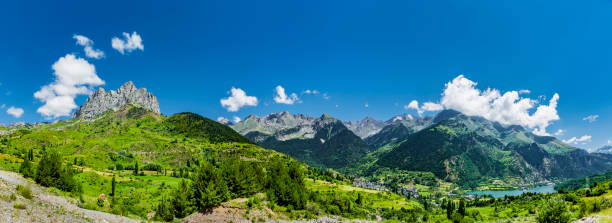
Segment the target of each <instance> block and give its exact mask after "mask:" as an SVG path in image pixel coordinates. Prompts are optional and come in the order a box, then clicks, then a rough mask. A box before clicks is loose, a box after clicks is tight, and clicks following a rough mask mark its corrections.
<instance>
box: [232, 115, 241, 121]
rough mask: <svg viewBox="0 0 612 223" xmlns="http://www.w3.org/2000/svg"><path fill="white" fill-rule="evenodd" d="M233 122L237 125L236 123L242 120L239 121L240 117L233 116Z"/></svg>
mask: <svg viewBox="0 0 612 223" xmlns="http://www.w3.org/2000/svg"><path fill="white" fill-rule="evenodd" d="M233 121H234V123H238V122H240V121H242V119H240V117H238V116H234V119H233Z"/></svg>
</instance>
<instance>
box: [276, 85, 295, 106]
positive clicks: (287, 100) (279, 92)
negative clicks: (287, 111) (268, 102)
mask: <svg viewBox="0 0 612 223" xmlns="http://www.w3.org/2000/svg"><path fill="white" fill-rule="evenodd" d="M298 100H299V98H298V96H297V94H295V93H291V94H290V95H287V94H286V93H285V89H284V88H283V87H282V86H280V85H278V86H276V95H275V96H274V102H276V103H278V104H287V105H292V104H293V103H294V102H296V101H298Z"/></svg>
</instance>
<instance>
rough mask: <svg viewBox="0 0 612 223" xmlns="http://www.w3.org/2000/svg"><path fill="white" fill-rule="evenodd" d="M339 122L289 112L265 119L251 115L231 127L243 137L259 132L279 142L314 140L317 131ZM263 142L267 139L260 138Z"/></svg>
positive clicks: (325, 117) (322, 117) (324, 116)
mask: <svg viewBox="0 0 612 223" xmlns="http://www.w3.org/2000/svg"><path fill="white" fill-rule="evenodd" d="M336 121H337V120H336V119H334V118H333V117H331V116H329V115H328V114H323V115H322V116H321V117H320V118H315V117H311V116H307V115H303V114H295V115H294V114H290V113H289V112H287V111H284V112H280V113H272V114H269V115H266V116H264V117H257V116H255V115H249V116H248V117H246V118H245V119H244V120H242V121H240V122H238V123H235V124H233V125H231V127H232V128H233V129H234V130H236V131H237V132H238V133H240V134H242V135H247V134H249V133H251V132H258V133H260V134H264V135H266V136H274V137H275V138H276V139H277V140H279V141H286V140H291V139H312V138H314V136H315V134H316V133H317V131H318V130H319V129H321V128H323V127H324V126H326V125H327V124H329V123H332V122H336ZM259 138H261V139H260V140H256V141H255V142H259V141H263V140H264V139H265V138H267V137H259Z"/></svg>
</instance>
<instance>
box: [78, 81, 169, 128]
mask: <svg viewBox="0 0 612 223" xmlns="http://www.w3.org/2000/svg"><path fill="white" fill-rule="evenodd" d="M129 103H133V104H136V105H138V106H142V107H143V108H145V109H148V110H150V111H152V112H155V113H160V110H159V103H158V102H157V98H156V97H155V96H154V95H153V94H152V93H150V92H147V89H146V88H140V89H138V88H136V86H134V83H132V81H128V82H127V83H125V84H123V85H122V86H121V88H119V90H116V91H114V90H111V91H108V92H107V91H105V90H104V89H103V88H98V90H97V91H96V92H95V93H93V94H92V95H90V96H89V98H88V99H87V101H85V104H83V105H81V107H80V108H79V110H78V111H76V112H75V113H74V118H79V119H91V118H93V117H95V116H97V115H100V114H102V113H104V112H106V111H108V110H109V109H112V110H114V111H116V110H118V109H120V108H121V107H123V106H125V105H127V104H129Z"/></svg>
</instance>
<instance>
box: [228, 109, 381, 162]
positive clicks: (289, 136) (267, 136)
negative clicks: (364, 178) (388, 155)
mask: <svg viewBox="0 0 612 223" xmlns="http://www.w3.org/2000/svg"><path fill="white" fill-rule="evenodd" d="M231 127H232V128H233V129H234V130H236V131H237V132H239V133H240V134H242V135H244V136H246V137H247V138H249V139H250V140H251V141H253V142H255V143H257V144H259V145H260V146H263V147H265V148H270V149H274V150H276V151H278V152H282V153H285V154H289V155H291V156H293V157H294V158H296V159H298V160H301V161H304V162H306V163H308V164H310V165H312V166H317V167H328V168H335V169H337V168H342V167H344V166H346V165H348V164H350V163H353V162H355V161H357V160H358V159H359V158H360V157H362V156H364V155H365V154H366V153H368V152H369V151H370V148H369V147H368V145H367V144H366V143H365V142H364V141H363V140H362V139H361V138H359V137H358V136H357V135H355V134H354V133H353V132H352V131H351V130H349V129H348V128H347V127H346V126H345V125H344V124H342V122H341V121H339V120H337V119H335V118H333V117H331V116H330V115H327V114H323V115H322V116H321V117H319V118H315V117H311V116H306V115H301V114H297V115H293V114H290V113H289V112H287V111H285V112H281V113H272V114H269V115H266V116H264V117H257V116H255V115H250V116H248V117H246V118H245V119H244V120H242V121H240V122H238V123H236V124H233V125H231Z"/></svg>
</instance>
